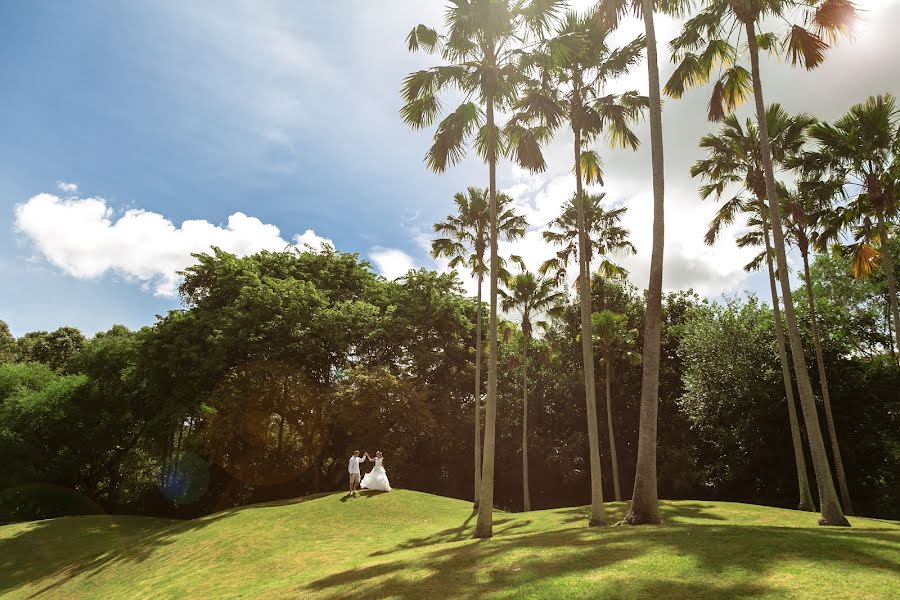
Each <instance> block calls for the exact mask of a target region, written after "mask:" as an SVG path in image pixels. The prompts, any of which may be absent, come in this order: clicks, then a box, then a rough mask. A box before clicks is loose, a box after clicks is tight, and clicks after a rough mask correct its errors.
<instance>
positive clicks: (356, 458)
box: [347, 450, 369, 495]
mask: <svg viewBox="0 0 900 600" xmlns="http://www.w3.org/2000/svg"><path fill="white" fill-rule="evenodd" d="M367 460H369V453H368V452H366V453H365V455H364V456H360V455H359V450H356V451H354V452H353V456H351V457H350V464H348V465H347V471H348V472H349V473H350V495H355V494H356V488H357V486H358V485H359V463H362V462H366V461H367Z"/></svg>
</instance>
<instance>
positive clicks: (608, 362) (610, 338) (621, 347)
mask: <svg viewBox="0 0 900 600" xmlns="http://www.w3.org/2000/svg"><path fill="white" fill-rule="evenodd" d="M591 325H592V328H593V335H594V341H595V342H596V343H597V346H599V347H600V353H601V355H602V356H603V366H604V370H605V375H604V378H603V379H604V383H605V387H606V426H607V432H608V434H609V455H610V460H611V462H612V472H613V493H614V494H615V498H616V502H618V501H620V500H622V490H621V488H620V487H619V459H618V457H617V456H616V436H615V428H614V427H613V415H612V394H611V392H610V383H611V381H612V372H613V362H614V360H615V359H616V357H619V358H621V359H624V360H625V361H626V362H629V363H631V364H638V363H640V361H641V355H640V354H638V353H637V352H633V351H632V350H630V348H632V347H633V346H634V344H635V340H636V339H637V329H628V328H627V326H628V317H627V316H625V315H623V314H619V313H616V312H613V311H611V310H601V311H600V312H597V313H594V314H593V315H592V316H591Z"/></svg>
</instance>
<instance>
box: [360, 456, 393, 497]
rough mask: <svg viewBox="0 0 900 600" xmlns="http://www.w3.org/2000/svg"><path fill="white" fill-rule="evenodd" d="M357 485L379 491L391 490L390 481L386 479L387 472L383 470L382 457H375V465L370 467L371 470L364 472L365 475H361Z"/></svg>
mask: <svg viewBox="0 0 900 600" xmlns="http://www.w3.org/2000/svg"><path fill="white" fill-rule="evenodd" d="M359 487H361V488H365V489H367V490H376V491H379V492H389V491H391V482H390V481H388V476H387V472H386V471H385V470H384V459H383V458H376V459H375V466H374V467H372V470H371V471H369V472H368V473H366V476H365V477H363V480H362V482H360V484H359Z"/></svg>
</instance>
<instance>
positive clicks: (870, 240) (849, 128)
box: [807, 94, 900, 348]
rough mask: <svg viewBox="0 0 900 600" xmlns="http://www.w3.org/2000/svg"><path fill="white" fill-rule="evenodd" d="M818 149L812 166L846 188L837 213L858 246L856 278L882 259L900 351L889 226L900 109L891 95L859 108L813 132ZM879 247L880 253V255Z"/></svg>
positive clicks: (899, 197) (898, 193) (898, 199)
mask: <svg viewBox="0 0 900 600" xmlns="http://www.w3.org/2000/svg"><path fill="white" fill-rule="evenodd" d="M811 135H812V137H813V138H814V139H815V140H816V141H818V143H819V149H818V150H817V151H816V152H812V153H810V156H809V157H807V160H808V161H809V162H820V163H824V166H826V167H828V166H830V167H831V170H832V171H833V172H834V173H835V174H836V175H837V176H838V178H839V179H841V180H843V181H844V183H845V187H844V191H845V193H846V194H847V195H848V198H847V202H846V204H845V205H844V206H843V207H840V208H839V209H838V211H837V216H838V219H837V223H836V227H835V228H836V229H840V228H844V227H850V228H851V231H852V233H853V234H854V237H855V238H856V240H855V242H854V243H852V244H850V245H849V247H848V250H849V251H850V253H851V254H852V255H853V257H854V261H853V265H854V275H857V276H863V275H867V274H868V273H869V272H870V271H871V270H872V269H873V268H875V266H876V264H877V260H878V258H879V257H880V259H881V264H882V268H883V269H884V274H885V277H886V279H887V285H888V295H889V305H890V309H891V317H892V319H893V323H894V336H895V340H894V342H895V345H896V346H898V348H900V307H898V300H897V283H896V281H895V277H894V264H893V260H892V258H891V254H890V252H888V251H887V248H888V235H889V228H888V225H889V224H890V223H892V222H895V221H896V219H897V217H898V214H900V159H898V158H900V110H898V107H897V100H896V99H895V98H894V96H892V95H891V94H883V95H879V96H872V97H870V98H868V99H867V100H866V101H865V102H862V103H860V104H856V105H854V106H853V107H852V108H851V109H850V111H849V112H848V113H847V114H846V115H844V116H843V117H841V118H840V119H838V120H837V121H835V122H834V124H833V125H829V124H828V123H820V124H819V125H817V126H816V127H814V128H813V129H812V131H811ZM876 247H877V250H876Z"/></svg>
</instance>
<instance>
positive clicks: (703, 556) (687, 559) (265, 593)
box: [0, 490, 900, 600]
mask: <svg viewBox="0 0 900 600" xmlns="http://www.w3.org/2000/svg"><path fill="white" fill-rule="evenodd" d="M607 508H608V512H609V517H610V520H611V521H613V520H616V519H618V518H621V516H623V514H624V511H625V508H626V506H625V503H610V504H608V505H607ZM661 511H662V516H663V520H664V525H662V526H655V527H640V528H630V527H611V528H604V529H599V530H598V529H588V528H587V527H586V526H585V523H586V518H585V515H584V509H583V508H563V509H555V510H544V511H534V512H529V513H496V514H495V525H494V533H495V535H494V538H493V539H490V540H477V541H476V540H472V539H470V536H471V532H472V527H473V525H474V521H475V519H474V516H473V514H472V511H471V505H470V503H468V502H463V501H460V500H453V499H450V498H443V497H440V496H432V495H429V494H423V493H418V492H410V491H404V490H396V491H393V492H389V493H372V492H364V493H363V495H361V496H360V497H358V498H350V499H348V498H347V497H346V496H344V495H342V494H326V495H322V496H318V497H311V498H304V499H298V500H292V501H285V502H276V503H269V504H261V505H255V506H249V507H244V508H241V509H235V510H230V511H226V512H222V513H217V514H214V515H210V516H208V517H204V518H201V519H195V520H192V521H170V520H163V519H150V518H143V517H110V516H88V517H64V518H60V519H50V520H47V521H36V522H31V523H23V524H15V525H7V526H4V527H0V597H2V598H102V599H109V598H347V597H350V596H351V595H352V596H353V598H379V599H381V598H398V599H407V598H408V599H413V598H416V599H418V598H426V599H432V600H433V599H437V598H448V597H453V598H483V597H491V598H784V597H792V598H807V597H808V598H817V597H820V596H823V595H824V596H827V597H829V598H890V597H894V598H896V597H900V523H897V522H892V521H881V520H876V519H864V518H851V523H852V524H853V527H852V528H851V529H843V528H825V527H818V526H817V525H816V517H817V516H816V515H814V514H810V513H801V512H797V511H791V510H783V509H777V508H768V507H762V506H754V505H748V504H738V503H730V502H698V501H677V502H668V501H666V502H663V504H662V507H661Z"/></svg>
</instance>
